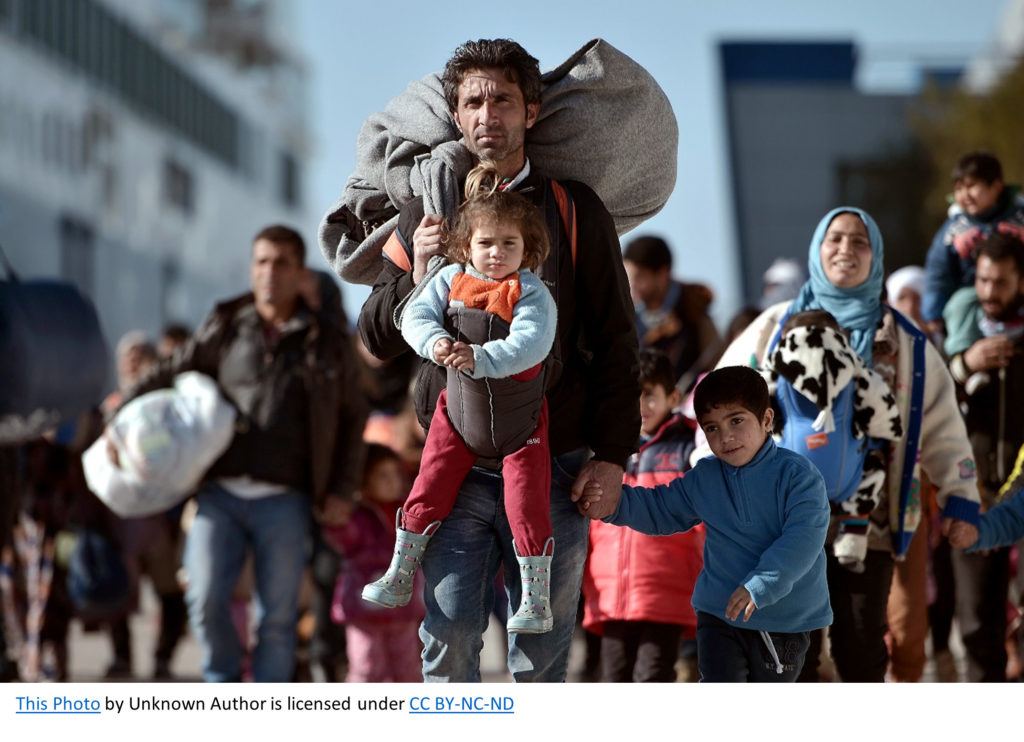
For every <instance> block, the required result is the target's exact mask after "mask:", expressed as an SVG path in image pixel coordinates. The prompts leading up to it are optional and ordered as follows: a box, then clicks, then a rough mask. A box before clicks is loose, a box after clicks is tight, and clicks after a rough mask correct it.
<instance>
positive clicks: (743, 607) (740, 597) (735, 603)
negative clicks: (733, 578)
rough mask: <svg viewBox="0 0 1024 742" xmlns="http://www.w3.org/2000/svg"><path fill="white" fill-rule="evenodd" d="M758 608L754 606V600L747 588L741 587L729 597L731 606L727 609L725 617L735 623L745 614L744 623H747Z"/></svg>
mask: <svg viewBox="0 0 1024 742" xmlns="http://www.w3.org/2000/svg"><path fill="white" fill-rule="evenodd" d="M756 608H757V606H756V605H754V599H753V598H751V597H750V592H749V591H748V590H747V588H745V587H743V586H742V585H740V586H739V587H738V588H736V590H735V591H733V594H732V595H730V596H729V604H728V605H727V606H726V607H725V617H726V618H728V619H729V620H730V621H735V620H736V619H737V618H739V616H740V614H741V613H742V614H743V622H744V623H746V622H747V621H749V620H750V617H751V616H752V615H753V614H754V610H756Z"/></svg>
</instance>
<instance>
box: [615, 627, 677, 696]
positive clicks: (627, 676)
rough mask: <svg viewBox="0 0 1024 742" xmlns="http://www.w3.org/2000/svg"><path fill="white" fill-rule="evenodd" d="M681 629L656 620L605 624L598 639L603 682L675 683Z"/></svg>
mask: <svg viewBox="0 0 1024 742" xmlns="http://www.w3.org/2000/svg"><path fill="white" fill-rule="evenodd" d="M682 636H683V627H682V626H678V625H676V624H670V623H657V622H655V621H606V622H605V624H604V636H603V637H602V638H601V680H602V681H603V682H605V683H674V682H675V680H676V659H677V658H678V657H679V640H680V639H681V638H682Z"/></svg>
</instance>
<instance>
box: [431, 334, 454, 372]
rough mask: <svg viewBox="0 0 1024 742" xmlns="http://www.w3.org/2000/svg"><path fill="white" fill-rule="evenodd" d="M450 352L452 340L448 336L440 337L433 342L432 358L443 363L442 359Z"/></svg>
mask: <svg viewBox="0 0 1024 742" xmlns="http://www.w3.org/2000/svg"><path fill="white" fill-rule="evenodd" d="M451 354H452V341H451V340H449V339H448V338H441V339H440V340H438V341H437V342H436V343H434V360H435V361H437V362H438V363H440V364H441V365H442V366H443V365H444V359H445V358H447V357H448V356H450V355H451Z"/></svg>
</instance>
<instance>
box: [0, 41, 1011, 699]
mask: <svg viewBox="0 0 1024 742" xmlns="http://www.w3.org/2000/svg"><path fill="white" fill-rule="evenodd" d="M441 85H442V87H443V90H444V96H445V100H446V103H447V106H448V109H449V110H450V111H451V115H452V119H453V121H454V124H455V126H456V127H457V128H458V130H459V132H460V133H461V135H462V140H461V146H463V147H464V148H465V151H466V152H467V153H468V155H470V156H471V157H470V159H471V160H472V164H473V166H474V167H473V168H472V170H471V171H469V173H468V175H467V174H466V173H462V181H461V182H460V186H462V193H463V196H464V199H465V200H464V201H463V202H462V203H461V205H459V206H457V207H454V208H452V210H451V211H450V212H446V213H431V211H430V204H433V203H435V202H434V201H427V200H425V199H424V198H416V199H413V200H412V201H410V202H409V203H406V204H404V205H402V206H401V208H400V210H399V212H398V215H397V227H396V228H395V230H394V231H393V233H391V234H389V235H388V238H387V241H386V243H384V244H383V248H382V255H381V258H380V271H379V275H378V276H377V278H376V280H375V282H374V284H373V287H372V291H371V293H370V296H369V298H368V299H367V301H366V302H365V303H364V305H363V307H362V309H361V311H360V313H359V316H358V318H357V319H356V321H355V323H354V324H355V330H354V331H353V328H352V327H350V325H349V323H348V319H347V318H346V316H345V313H344V311H343V309H342V306H341V302H340V295H339V293H338V289H337V287H336V284H335V283H334V282H333V280H332V279H331V278H330V277H329V276H326V275H321V274H318V273H317V272H315V271H311V270H309V269H308V268H306V247H305V243H304V242H303V239H302V237H301V236H300V235H299V233H298V232H297V231H295V230H294V229H292V228H289V227H286V226H281V225H273V226H268V227H267V228H265V229H263V230H261V231H260V232H259V233H258V234H257V235H256V236H255V238H254V240H253V243H252V245H251V273H250V284H251V286H250V289H251V290H250V291H249V292H247V293H245V294H243V295H241V296H239V297H237V298H234V299H229V300H227V301H224V302H222V303H219V304H218V305H217V306H216V307H214V309H213V310H212V311H211V313H210V314H209V316H208V317H207V319H206V320H205V321H204V322H203V323H202V324H201V325H200V326H199V327H198V328H196V329H195V331H194V332H189V331H188V330H187V329H184V328H180V327H173V328H168V329H167V331H166V332H165V333H164V336H163V337H161V338H160V339H159V341H158V342H156V343H154V342H152V341H151V340H149V339H148V338H147V337H146V336H145V334H144V333H140V332H133V333H129V334H128V335H126V336H125V337H124V338H122V340H121V342H120V343H119V344H118V347H117V352H116V355H117V369H118V388H117V390H116V391H115V392H113V393H111V395H110V396H109V397H108V398H107V399H106V400H104V401H103V402H102V404H98V405H97V408H96V409H95V410H89V411H86V412H84V413H83V415H82V417H81V419H80V420H79V421H77V423H76V425H73V426H66V427H65V428H62V429H61V430H58V431H54V432H53V433H52V434H48V435H46V436H44V437H43V438H40V439H36V440H32V441H29V442H25V443H23V444H22V445H20V446H17V447H7V448H4V449H0V463H2V466H0V484H2V486H3V487H4V490H3V495H4V496H3V497H0V503H2V504H4V506H5V512H4V518H5V519H6V521H7V523H6V525H5V522H4V519H0V527H2V530H0V536H2V537H3V540H4V542H5V543H4V544H3V546H4V548H3V551H2V561H3V572H2V574H0V576H2V577H3V580H0V587H2V588H3V621H4V628H5V631H4V632H3V634H2V635H3V636H4V637H6V638H7V642H8V646H0V672H3V673H4V677H5V678H6V679H15V678H17V677H21V678H22V679H25V680H33V679H39V678H51V679H56V680H63V679H66V678H67V652H68V647H67V634H68V621H69V620H70V618H71V617H74V616H77V617H78V618H80V619H82V620H83V622H84V623H85V625H86V626H87V627H93V628H97V629H102V630H105V631H107V632H109V635H110V639H111V646H112V656H113V661H112V663H111V665H110V668H109V670H108V673H107V674H108V677H110V678H124V677H131V676H132V673H133V658H132V654H131V637H130V633H129V629H128V627H129V623H128V617H129V616H130V615H131V613H132V612H133V611H134V610H136V608H137V604H138V587H139V580H140V579H141V578H142V577H143V576H145V577H147V578H148V579H149V580H150V581H151V582H152V585H153V587H154V589H155V591H156V594H157V596H158V598H159V604H160V616H161V625H160V631H159V639H158V642H157V647H156V650H155V658H154V659H155V668H156V672H155V678H156V679H166V678H169V677H170V675H171V673H170V661H171V658H172V656H173V653H174V651H175V647H176V645H177V644H178V642H179V639H180V637H181V636H182V634H183V632H184V631H185V630H186V625H185V624H186V621H187V623H188V625H189V626H190V627H191V631H192V632H193V634H194V636H195V637H196V639H197V640H198V643H199V645H200V647H201V649H202V675H203V677H204V679H205V680H207V681H211V682H225V681H227V682H231V681H241V680H246V679H251V680H253V681H270V682H282V681H290V680H295V679H302V678H309V679H314V680H344V679H347V680H348V681H350V682H416V681H420V680H423V681H428V682H429V681H433V682H472V681H479V680H480V679H481V670H480V654H481V649H482V646H483V635H484V633H485V631H486V630H487V629H488V626H489V625H490V623H491V621H492V617H496V618H497V619H498V621H499V622H500V624H501V625H503V626H504V628H505V630H506V632H507V655H506V658H507V669H508V673H509V675H510V676H511V677H512V678H513V679H514V680H516V681H564V680H566V679H567V676H568V669H569V652H570V646H571V644H572V640H573V636H574V634H575V633H576V632H577V631H582V632H585V635H586V636H587V637H588V641H587V647H588V657H587V663H586V668H585V671H584V674H583V677H582V678H581V679H589V680H602V681H606V682H631V681H632V682H651V681H661V682H665V681H676V680H683V679H688V680H696V679H698V678H699V679H702V680H704V681H726V682H792V681H803V682H814V681H818V680H822V679H829V678H831V679H840V680H842V681H846V682H883V681H886V680H892V681H905V682H916V681H918V680H920V679H921V678H922V675H923V673H924V669H925V665H926V663H927V662H928V660H929V658H930V659H931V660H932V661H933V662H934V666H935V669H936V674H937V677H938V679H940V680H945V681H953V680H957V679H964V680H969V681H1001V680H1007V679H1012V678H1019V677H1021V675H1022V672H1021V666H1020V646H1021V644H1020V642H1021V640H1022V639H1021V637H1022V633H1024V632H1022V631H1021V629H1020V623H1021V621H1020V616H1021V613H1020V605H1019V604H1020V589H1019V587H1017V585H1018V582H1015V580H1018V581H1019V580H1021V579H1024V577H1022V576H1020V575H1024V570H1022V571H1018V570H1017V568H1016V565H1015V563H1014V560H1015V559H1016V560H1020V559H1021V553H1020V551H1018V550H1017V549H1016V548H1015V547H1014V546H1013V544H1014V543H1015V542H1016V541H1017V540H1019V539H1021V538H1022V537H1024V493H1022V492H1021V491H1022V483H1024V420H1022V419H1021V417H1020V415H1018V414H1015V413H1016V411H1017V410H1018V409H1019V407H1018V405H1017V403H1016V400H1018V399H1021V398H1024V242H1022V239H1024V197H1022V196H1021V195H1020V194H1019V193H1018V191H1017V189H1016V188H1015V187H1013V186H1010V185H1007V184H1006V183H1005V182H1004V180H1003V177H1004V176H1003V173H1002V169H1001V165H1000V162H999V160H998V159H997V158H996V157H995V156H993V155H991V154H989V153H986V152H972V153H969V154H967V155H965V156H964V157H963V158H962V159H961V160H960V161H959V162H957V163H956V164H955V167H954V169H953V173H952V183H951V185H952V187H953V194H954V198H955V204H954V206H953V207H952V208H951V210H950V215H949V219H948V220H947V222H946V223H945V224H944V225H942V226H941V228H940V229H939V230H938V232H937V234H936V237H935V240H934V242H933V244H932V246H931V247H930V248H929V249H928V251H927V256H926V258H925V260H924V261H923V263H924V265H923V267H920V266H889V265H886V263H885V251H884V241H883V236H882V234H881V232H880V230H879V228H878V225H877V224H876V222H875V220H874V219H873V218H872V216H871V215H870V214H868V213H867V212H865V211H864V210H862V209H860V208H857V207H855V206H837V207H836V208H834V209H832V210H831V211H829V212H828V213H827V214H825V215H824V216H823V217H822V218H821V220H820V221H819V222H818V224H817V225H816V226H814V225H810V224H809V225H807V226H808V231H809V232H810V233H811V239H810V244H809V248H808V252H807V261H806V265H801V264H799V263H798V262H795V261H792V260H780V261H776V263H774V264H773V265H772V267H771V269H769V271H768V273H766V275H765V292H764V296H762V297H751V302H750V306H748V307H745V308H744V309H742V310H741V311H740V312H738V313H737V314H736V316H735V318H734V319H733V320H732V321H731V322H730V323H729V324H728V326H727V327H724V328H723V331H722V332H719V330H718V328H717V327H716V324H715V322H714V321H713V320H712V318H711V307H712V306H713V300H714V292H713V290H712V288H711V287H708V286H706V285H703V284H701V283H695V282H691V283H687V282H683V281H681V280H678V279H677V278H676V277H675V276H674V275H673V259H672V250H671V249H670V247H669V244H668V243H667V242H666V240H665V239H663V238H661V237H658V236H655V235H641V236H638V237H634V238H632V239H630V240H629V241H628V242H627V243H626V244H625V245H624V248H623V246H621V245H620V242H619V238H618V236H617V234H616V229H615V224H614V222H613V219H612V216H611V215H610V214H609V212H608V210H607V209H606V207H605V205H604V203H603V202H602V200H601V198H600V197H599V196H598V195H597V194H596V193H595V192H594V191H593V190H592V189H591V188H589V187H588V186H587V185H586V184H584V183H581V182H578V181H573V180H566V179H561V180H556V179H552V178H551V177H549V176H548V175H546V174H545V173H544V172H542V171H541V169H540V168H539V167H537V166H535V164H534V163H531V161H530V159H529V158H528V157H527V154H526V142H527V139H528V134H529V130H530V129H531V128H532V127H533V126H534V124H535V123H536V122H537V120H538V116H539V114H540V106H541V95H540V93H541V80H540V73H539V67H538V64H537V60H536V59H534V58H533V57H532V56H530V55H529V54H528V53H527V52H526V50H524V49H523V48H522V47H521V46H520V45H519V44H517V43H515V42H512V41H509V40H504V39H498V40H481V41H475V42H467V43H466V44H464V45H462V46H460V47H459V48H458V49H457V50H456V52H455V53H454V55H453V56H452V57H451V58H450V59H449V60H448V62H447V64H446V66H445V69H444V72H443V75H442V76H441ZM325 251H326V248H325ZM922 253H923V251H922ZM186 371H198V372H201V373H203V374H205V375H207V376H209V377H211V378H212V379H214V380H216V382H217V384H218V387H219V389H220V390H221V392H222V393H223V395H224V397H225V398H226V399H227V400H229V401H230V403H231V404H232V405H233V407H234V409H235V410H236V418H235V422H234V432H233V437H232V439H231V442H230V444H229V446H228V447H227V449H226V450H225V451H224V453H223V454H222V455H221V456H220V457H219V458H218V459H217V460H216V462H215V463H214V464H213V466H212V467H211V468H210V469H209V470H208V471H207V472H206V473H205V475H204V476H203V478H202V482H201V483H200V485H199V486H198V489H197V490H196V491H195V492H192V493H190V495H191V496H190V497H188V498H187V500H186V501H184V502H183V503H182V504H181V505H179V506H178V507H176V508H173V509H172V510H170V511H168V512H166V513H159V514H155V515H149V516H145V517H140V518H119V517H116V516H115V515H113V514H112V513H111V512H110V511H109V510H107V509H106V507H105V506H104V505H103V504H102V503H101V502H100V501H99V500H98V499H97V498H96V496H95V494H94V493H91V492H90V491H89V488H88V486H87V485H86V483H85V481H84V478H83V475H82V471H81V461H80V456H81V453H82V452H83V451H84V450H85V448H86V447H87V446H88V445H89V444H90V443H91V442H92V441H94V440H96V439H97V438H98V437H99V436H102V435H104V433H103V428H104V423H105V422H109V421H110V420H111V419H113V418H115V417H116V416H117V415H119V414H120V413H121V412H122V411H124V410H125V409H126V407H128V406H130V405H131V404H132V403H133V401H134V400H137V399H139V398H140V397H141V396H143V395H145V394H147V393H149V392H152V391H154V390H158V389H164V388H167V387H169V386H170V385H171V384H172V382H173V380H174V378H175V377H176V376H177V375H178V374H180V373H183V372H186ZM109 454H110V457H111V461H112V463H113V464H115V465H123V463H124V461H123V456H122V457H121V458H119V455H118V450H117V447H116V446H115V445H114V443H113V442H111V443H110V444H109ZM86 544H91V545H92V546H93V547H94V548H98V546H97V545H99V544H105V545H106V547H105V548H106V550H105V551H102V552H100V551H94V552H93V553H94V554H97V553H102V554H104V555H105V558H109V559H111V560H112V562H114V563H116V565H117V566H118V570H119V572H118V571H117V570H114V571H115V572H116V573H117V574H120V575H121V579H120V580H119V581H118V580H113V583H116V584H113V583H111V584H107V583H104V584H102V585H100V584H98V583H99V581H100V578H99V577H98V576H97V571H96V570H93V571H92V572H88V571H83V568H82V564H81V562H82V559H81V555H80V552H81V551H82V549H83V547H84V545H86ZM1015 572H1017V574H1018V575H1019V576H1018V577H1016V578H1015V576H1014V573H1015ZM109 582H110V581H109V580H108V583H109ZM101 588H102V589H101ZM304 588H305V589H304ZM250 608H251V610H252V613H251V614H250ZM954 621H955V625H956V628H957V629H958V631H959V633H960V636H961V638H962V641H963V646H964V650H965V659H966V668H965V674H964V675H963V676H962V677H961V676H960V675H959V670H958V668H957V666H956V663H955V662H954V661H953V657H952V655H951V653H950V650H949V646H950V635H951V631H952V626H953V624H954ZM300 650H301V651H300ZM300 657H301V658H302V661H301V662H300V661H298V658H300Z"/></svg>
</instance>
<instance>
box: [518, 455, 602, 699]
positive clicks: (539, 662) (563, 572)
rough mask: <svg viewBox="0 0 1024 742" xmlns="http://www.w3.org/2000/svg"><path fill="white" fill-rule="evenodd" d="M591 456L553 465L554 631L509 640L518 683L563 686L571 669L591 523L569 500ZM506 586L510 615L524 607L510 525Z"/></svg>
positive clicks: (571, 457) (566, 457)
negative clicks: (572, 649) (584, 465)
mask: <svg viewBox="0 0 1024 742" xmlns="http://www.w3.org/2000/svg"><path fill="white" fill-rule="evenodd" d="M585 461H586V453H585V452H584V451H582V450H580V451H573V452H570V453H567V454H563V455H562V456H558V457H555V458H553V459H552V460H551V533H552V535H553V536H554V538H555V553H554V559H553V560H552V562H551V613H552V616H553V617H554V619H555V625H554V628H553V629H552V630H551V631H549V632H547V633H546V634H509V641H508V669H509V672H511V673H512V677H513V678H515V680H516V682H519V683H522V682H540V683H561V682H564V681H565V676H566V672H567V671H568V668H569V648H570V646H571V645H572V633H573V630H574V629H575V628H576V612H577V610H578V609H579V600H580V588H581V586H582V584H583V565H584V563H585V562H586V560H587V540H588V538H589V536H590V520H589V519H588V518H587V517H586V516H583V515H581V514H580V512H579V510H577V508H576V504H575V503H574V502H572V501H571V500H570V499H569V494H570V490H571V489H572V484H573V482H574V481H575V480H576V475H577V474H579V471H580V469H581V468H582V467H583V464H584V462H585ZM501 539H502V544H501V545H502V560H503V562H504V568H505V585H506V587H507V589H508V593H509V605H510V606H511V610H515V608H516V607H518V606H519V597H520V595H521V592H522V583H521V582H520V578H519V568H518V563H517V562H516V558H515V553H514V552H513V550H512V534H511V531H509V529H508V521H507V520H505V521H504V528H502V529H501Z"/></svg>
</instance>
